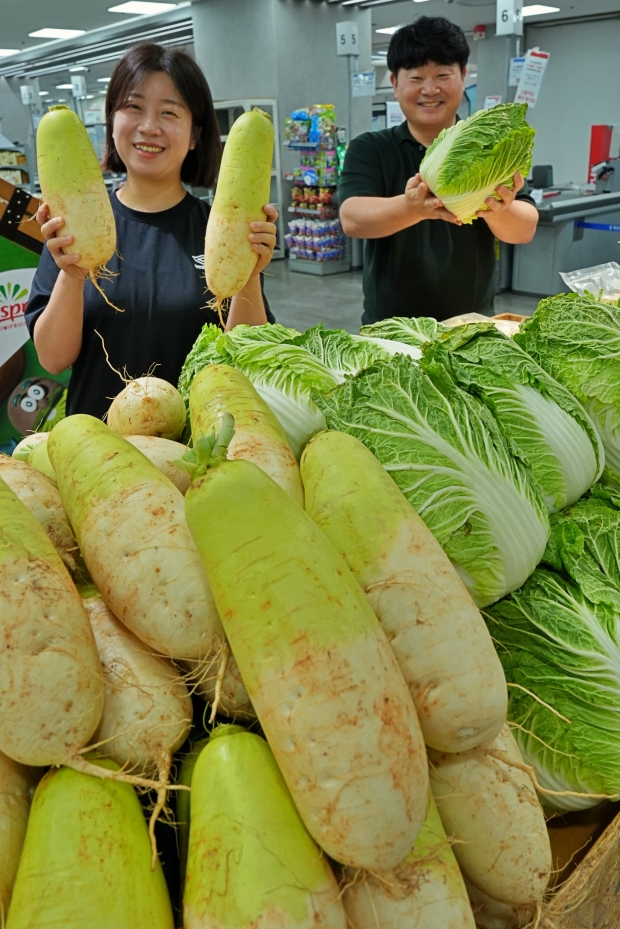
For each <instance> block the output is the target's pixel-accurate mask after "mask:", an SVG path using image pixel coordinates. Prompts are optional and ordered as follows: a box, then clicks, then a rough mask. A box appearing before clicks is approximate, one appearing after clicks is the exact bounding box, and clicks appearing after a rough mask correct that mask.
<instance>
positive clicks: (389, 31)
mask: <svg viewBox="0 0 620 929" xmlns="http://www.w3.org/2000/svg"><path fill="white" fill-rule="evenodd" d="M403 25H404V23H401V24H400V25H399V26H384V27H383V29H375V32H379V33H380V34H381V35H394V33H395V32H398V30H399V29H402V27H403Z"/></svg>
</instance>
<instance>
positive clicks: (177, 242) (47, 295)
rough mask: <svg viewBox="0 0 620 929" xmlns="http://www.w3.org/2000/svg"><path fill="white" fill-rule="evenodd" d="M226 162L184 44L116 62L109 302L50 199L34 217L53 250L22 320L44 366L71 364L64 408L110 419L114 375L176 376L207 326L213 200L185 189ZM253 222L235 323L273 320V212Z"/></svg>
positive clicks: (110, 139)
mask: <svg viewBox="0 0 620 929" xmlns="http://www.w3.org/2000/svg"><path fill="white" fill-rule="evenodd" d="M220 158H221V143H220V130H219V126H218V123H217V118H216V115H215V110H214V108H213V101H212V99H211V92H210V90H209V87H208V84H207V82H206V80H205V77H204V75H203V73H202V71H201V70H200V68H199V67H198V65H197V64H196V63H195V61H194V60H193V59H192V58H191V57H190V56H189V55H188V54H187V53H186V52H184V51H182V50H181V49H176V48H164V47H162V46H160V45H155V44H151V43H143V44H141V45H136V46H134V47H133V48H132V49H130V50H129V51H128V52H127V54H126V55H125V56H124V57H123V58H122V59H121V61H119V63H118V64H117V66H116V68H115V69H114V72H113V74H112V77H111V79H110V82H109V85H108V90H107V96H106V149H105V157H104V164H103V167H104V170H105V169H107V170H108V171H112V172H115V173H119V174H123V173H125V174H126V180H125V182H124V184H123V186H122V187H121V188H120V189H119V190H118V191H116V192H115V193H113V194H111V205H112V211H113V214H114V221H115V224H116V238H117V250H116V254H115V255H114V256H113V258H112V259H111V261H110V262H109V263H108V265H107V268H108V271H109V272H110V275H109V277H108V278H107V279H106V280H104V281H102V283H101V286H102V287H103V289H104V290H105V293H106V297H107V298H108V299H109V300H110V302H111V303H113V304H114V305H115V306H117V307H122V308H123V309H124V311H125V312H124V313H123V314H122V315H119V314H118V313H116V312H115V311H114V310H113V309H111V308H110V307H109V306H108V305H107V304H106V302H105V300H104V299H103V297H102V296H101V295H100V294H98V293H97V291H96V290H95V289H94V287H93V285H92V284H91V283H90V282H89V281H85V280H84V276H83V271H82V269H81V268H79V267H77V262H78V261H79V260H80V256H79V255H77V254H74V253H73V250H72V244H73V238H72V237H71V236H68V235H63V225H64V220H63V218H62V217H58V216H57V217H56V218H54V219H50V216H49V213H48V210H47V207H46V206H43V207H41V209H40V210H39V213H38V215H37V218H38V220H39V222H40V223H41V224H42V232H43V236H44V238H45V239H46V241H47V249H45V250H44V253H43V255H42V258H41V263H40V265H39V268H38V269H37V272H36V274H35V278H34V282H33V287H32V292H31V298H30V301H29V303H28V307H27V309H26V322H27V324H28V327H29V330H30V333H31V335H32V336H33V339H34V342H35V346H36V348H37V351H38V353H39V359H40V361H41V363H42V364H43V365H44V367H45V368H47V369H48V370H49V371H51V372H59V371H62V370H64V369H65V368H66V367H68V366H69V365H72V366H73V369H72V374H71V381H70V383H69V390H68V396H67V413H68V414H70V413H89V414H91V415H93V416H97V417H102V416H103V414H104V413H105V411H106V410H107V408H108V406H109V400H110V398H112V397H114V396H115V395H116V394H118V393H119V391H120V390H121V389H122V388H123V386H124V384H123V380H122V379H121V376H120V375H119V374H118V372H127V374H128V375H129V376H130V377H134V378H135V377H139V376H141V375H144V374H147V372H153V371H154V372H155V374H156V375H157V376H158V377H161V378H164V379H165V380H167V381H171V382H172V383H176V381H177V379H178V376H179V373H180V371H181V367H182V364H183V361H184V359H185V357H186V355H187V354H188V353H189V350H190V348H191V346H192V345H193V343H194V341H195V339H196V337H197V336H198V333H199V332H200V330H201V328H202V326H203V325H204V324H205V323H206V322H215V323H216V324H217V322H218V320H217V315H216V314H215V313H214V312H213V311H212V310H209V309H207V306H208V304H209V302H210V299H211V298H212V295H211V294H210V293H209V292H208V291H207V289H206V283H205V277H204V263H203V249H204V237H205V229H206V225H207V219H208V216H209V206H208V205H207V203H206V202H205V201H203V200H200V199H198V198H197V197H194V196H192V195H191V194H190V193H188V192H187V190H186V187H187V186H192V187H194V188H209V187H212V186H213V185H214V183H215V178H216V175H217V172H218V169H219V164H220ZM265 214H266V217H267V221H265V222H255V223H251V224H250V225H249V226H248V230H247V233H248V239H249V241H250V243H251V246H252V249H253V250H254V251H255V252H256V258H257V261H256V267H255V269H254V272H253V273H252V275H251V277H250V279H249V281H248V283H247V284H246V286H245V287H244V289H243V290H242V291H241V292H240V293H239V294H237V295H236V296H235V297H234V298H233V299H232V301H231V306H230V311H229V314H228V318H227V324H226V325H227V328H229V329H230V328H232V327H233V326H235V325H237V324H238V323H248V324H250V325H259V324H261V323H265V322H267V320H268V319H273V317H272V316H271V314H270V313H269V308H268V305H267V301H266V299H265V297H264V294H263V292H262V280H261V271H262V270H263V268H265V267H266V265H267V264H268V263H269V261H270V260H271V256H272V254H273V249H274V246H275V232H276V229H275V225H274V223H275V219H276V218H277V212H276V210H275V209H274V208H273V207H271V206H269V205H265Z"/></svg>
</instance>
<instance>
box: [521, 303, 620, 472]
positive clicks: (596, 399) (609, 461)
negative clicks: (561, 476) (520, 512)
mask: <svg viewBox="0 0 620 929" xmlns="http://www.w3.org/2000/svg"><path fill="white" fill-rule="evenodd" d="M514 338H515V342H517V344H518V345H520V346H521V347H522V348H523V349H525V351H526V352H528V354H530V355H531V356H532V357H533V358H534V359H535V360H536V361H537V362H538V363H539V365H541V367H543V368H544V369H545V371H547V372H548V373H549V374H550V375H551V376H552V377H554V378H555V379H556V381H559V382H560V383H561V384H563V385H564V386H565V387H567V388H568V390H570V392H571V393H572V394H573V396H575V397H576V398H577V399H578V400H579V401H580V402H581V403H582V404H583V406H584V407H585V409H586V411H587V412H588V413H589V414H590V416H591V417H592V420H593V422H594V425H595V426H596V428H597V430H598V433H599V435H600V437H601V439H602V442H603V447H604V449H605V465H606V469H605V476H604V477H605V480H612V481H615V482H616V483H618V482H620V309H619V308H618V307H616V306H614V305H613V304H609V303H597V302H596V301H594V300H592V299H589V298H588V297H585V296H580V295H579V294H559V295H558V296H556V297H548V298H547V299H546V300H542V301H541V302H540V303H539V305H538V309H537V310H536V312H535V313H534V315H533V316H532V317H531V318H530V319H528V320H526V321H525V323H523V325H522V326H521V328H520V330H519V332H518V333H517V334H516V335H515V337H514Z"/></svg>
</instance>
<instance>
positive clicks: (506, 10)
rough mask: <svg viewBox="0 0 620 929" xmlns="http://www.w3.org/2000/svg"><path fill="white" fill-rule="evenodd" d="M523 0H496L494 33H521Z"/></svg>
mask: <svg viewBox="0 0 620 929" xmlns="http://www.w3.org/2000/svg"><path fill="white" fill-rule="evenodd" d="M522 11H523V0H497V22H496V26H495V35H523V12H522Z"/></svg>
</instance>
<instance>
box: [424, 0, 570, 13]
mask: <svg viewBox="0 0 620 929" xmlns="http://www.w3.org/2000/svg"><path fill="white" fill-rule="evenodd" d="M418 2H419V0H418ZM559 12H560V8H559V6H545V4H544V3H532V4H530V6H524V7H523V12H522V14H521V15H522V16H542V15H543V13H559Z"/></svg>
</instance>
